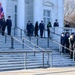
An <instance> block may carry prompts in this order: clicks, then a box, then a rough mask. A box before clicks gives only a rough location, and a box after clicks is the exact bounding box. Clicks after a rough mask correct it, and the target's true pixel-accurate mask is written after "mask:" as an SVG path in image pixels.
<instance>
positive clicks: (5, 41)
mask: <svg viewBox="0 0 75 75" xmlns="http://www.w3.org/2000/svg"><path fill="white" fill-rule="evenodd" d="M6 42H7V36H6V35H5V43H6Z"/></svg>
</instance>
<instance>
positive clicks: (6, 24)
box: [0, 2, 12, 35]
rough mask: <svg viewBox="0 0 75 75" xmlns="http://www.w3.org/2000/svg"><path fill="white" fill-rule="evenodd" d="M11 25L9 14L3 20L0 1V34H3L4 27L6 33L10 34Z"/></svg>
mask: <svg viewBox="0 0 75 75" xmlns="http://www.w3.org/2000/svg"><path fill="white" fill-rule="evenodd" d="M11 26H12V21H11V16H8V19H7V20H6V21H5V17H4V12H3V7H2V3H1V2H0V31H1V33H2V35H4V33H5V28H6V27H7V33H8V35H11Z"/></svg>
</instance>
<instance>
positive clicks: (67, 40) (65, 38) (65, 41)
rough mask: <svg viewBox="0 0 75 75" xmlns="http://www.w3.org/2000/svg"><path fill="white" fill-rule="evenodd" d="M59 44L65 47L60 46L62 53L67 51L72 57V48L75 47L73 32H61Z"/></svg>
mask: <svg viewBox="0 0 75 75" xmlns="http://www.w3.org/2000/svg"><path fill="white" fill-rule="evenodd" d="M61 44H62V45H63V46H65V47H66V48H64V47H62V53H69V54H70V57H71V58H73V50H74V49H75V33H71V34H70V35H69V32H66V33H62V35H61ZM69 49H71V50H72V51H71V50H69Z"/></svg>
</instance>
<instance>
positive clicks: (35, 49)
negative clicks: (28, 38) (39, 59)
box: [34, 46, 36, 56]
mask: <svg viewBox="0 0 75 75" xmlns="http://www.w3.org/2000/svg"><path fill="white" fill-rule="evenodd" d="M34 51H36V46H34ZM34 56H35V52H34Z"/></svg>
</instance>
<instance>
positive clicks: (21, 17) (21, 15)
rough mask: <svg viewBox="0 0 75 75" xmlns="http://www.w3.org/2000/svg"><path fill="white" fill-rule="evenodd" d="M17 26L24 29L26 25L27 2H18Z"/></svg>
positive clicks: (21, 0) (19, 0)
mask: <svg viewBox="0 0 75 75" xmlns="http://www.w3.org/2000/svg"><path fill="white" fill-rule="evenodd" d="M17 1H18V8H17V26H18V27H20V28H22V29H24V27H25V26H24V25H25V0H17Z"/></svg>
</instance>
